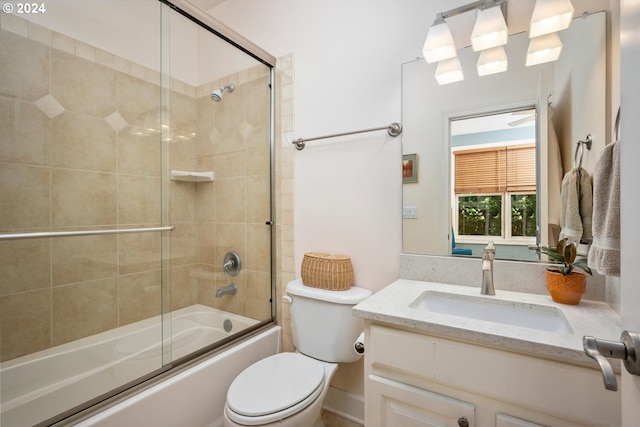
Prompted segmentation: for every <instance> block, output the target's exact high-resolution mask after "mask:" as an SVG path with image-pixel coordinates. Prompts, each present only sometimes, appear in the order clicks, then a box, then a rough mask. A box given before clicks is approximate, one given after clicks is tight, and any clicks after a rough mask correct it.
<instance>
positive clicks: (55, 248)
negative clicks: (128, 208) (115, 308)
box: [51, 235, 118, 286]
mask: <svg viewBox="0 0 640 427" xmlns="http://www.w3.org/2000/svg"><path fill="white" fill-rule="evenodd" d="M117 247H118V243H117V236H115V235H106V236H82V237H63V238H57V239H52V241H51V253H52V281H53V286H59V285H66V284H68V283H78V282H88V281H91V280H98V279H105V278H110V277H115V276H116V275H117V274H118V265H117V262H118V256H117Z"/></svg>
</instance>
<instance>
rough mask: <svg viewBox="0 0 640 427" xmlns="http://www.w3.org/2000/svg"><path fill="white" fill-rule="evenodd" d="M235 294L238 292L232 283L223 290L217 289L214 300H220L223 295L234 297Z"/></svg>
mask: <svg viewBox="0 0 640 427" xmlns="http://www.w3.org/2000/svg"><path fill="white" fill-rule="evenodd" d="M236 292H238V287H237V286H236V284H235V283H232V284H230V285H227V286H225V287H223V288H218V290H217V291H216V298H222V297H223V296H224V295H235V294H236Z"/></svg>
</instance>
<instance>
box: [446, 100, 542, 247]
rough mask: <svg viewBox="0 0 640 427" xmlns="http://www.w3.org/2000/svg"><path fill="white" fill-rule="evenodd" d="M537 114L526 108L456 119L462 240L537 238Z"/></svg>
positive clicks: (521, 241)
mask: <svg viewBox="0 0 640 427" xmlns="http://www.w3.org/2000/svg"><path fill="white" fill-rule="evenodd" d="M535 117H536V114H535V110H534V109H527V110H520V111H512V112H507V113H500V114H494V115H486V116H482V117H473V118H465V119H458V120H452V121H451V153H452V156H451V158H452V175H453V176H452V178H453V183H454V185H453V186H452V187H453V188H452V195H451V197H452V206H453V208H454V212H456V214H455V215H454V218H452V220H453V226H454V227H453V228H454V233H455V234H456V235H457V237H456V239H457V241H458V242H460V243H469V244H485V243H486V242H488V241H489V240H492V241H494V242H496V243H503V244H511V245H525V246H526V245H528V244H530V243H535V240H536V224H537V216H536V215H537V214H536V212H537V210H536V191H537V187H536V143H535V139H536V138H535Z"/></svg>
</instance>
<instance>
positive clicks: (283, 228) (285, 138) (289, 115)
mask: <svg viewBox="0 0 640 427" xmlns="http://www.w3.org/2000/svg"><path fill="white" fill-rule="evenodd" d="M294 79H295V68H294V56H293V54H289V55H286V56H284V57H282V58H278V60H277V64H276V89H277V94H276V99H277V101H278V103H277V107H276V110H277V111H276V143H275V151H276V159H277V161H276V255H277V258H276V295H275V298H276V310H277V320H278V324H279V325H281V326H282V347H283V348H282V349H283V351H293V350H294V346H293V340H292V338H291V321H290V320H291V319H290V316H289V305H288V304H284V303H282V297H283V296H284V295H286V291H285V288H286V286H287V283H289V282H290V281H292V280H294V279H295V271H296V267H295V241H294V238H295V233H294V230H295V228H294V227H295V197H294V194H295V192H294V190H295V164H294V161H295V157H294V153H295V152H294V147H293V144H291V141H292V140H293V138H294V137H293V135H294V94H295V92H294Z"/></svg>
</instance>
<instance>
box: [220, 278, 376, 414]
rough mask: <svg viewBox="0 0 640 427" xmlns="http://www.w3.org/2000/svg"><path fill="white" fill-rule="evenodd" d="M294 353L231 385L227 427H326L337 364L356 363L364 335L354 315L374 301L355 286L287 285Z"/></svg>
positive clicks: (263, 362)
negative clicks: (362, 304)
mask: <svg viewBox="0 0 640 427" xmlns="http://www.w3.org/2000/svg"><path fill="white" fill-rule="evenodd" d="M286 292H287V296H286V297H285V298H286V299H287V300H288V301H289V302H290V304H291V308H290V314H291V332H292V336H293V344H294V345H295V347H296V352H295V353H279V354H275V355H273V356H269V357H267V358H265V359H262V360H259V361H258V362H256V363H254V364H253V365H251V366H249V367H248V368H247V369H245V370H244V371H242V372H241V373H240V374H239V375H238V376H237V377H236V378H235V380H233V383H231V386H230V387H229V390H228V392H227V402H226V404H225V408H224V425H225V426H226V427H232V426H275V425H277V426H279V427H288V426H317V427H320V426H322V425H323V424H322V421H321V420H320V412H321V409H322V401H323V400H324V397H325V395H326V394H327V390H328V389H329V384H330V383H331V379H332V378H333V375H334V374H335V372H336V370H337V368H338V363H350V362H355V361H357V360H358V359H359V358H360V357H361V355H360V354H358V353H356V352H355V351H354V349H353V343H354V342H355V341H356V339H357V338H358V336H359V335H360V333H361V332H362V329H363V325H362V319H360V318H358V317H355V316H353V315H352V312H351V309H352V307H353V306H354V305H356V304H358V303H359V302H361V301H362V300H364V299H365V298H367V297H368V296H370V295H371V291H369V290H368V289H364V288H358V287H356V286H352V287H351V288H350V289H348V290H346V291H329V290H325V289H318V288H312V287H309V286H306V285H304V284H303V283H302V280H294V281H292V282H289V283H288V284H287V288H286Z"/></svg>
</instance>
